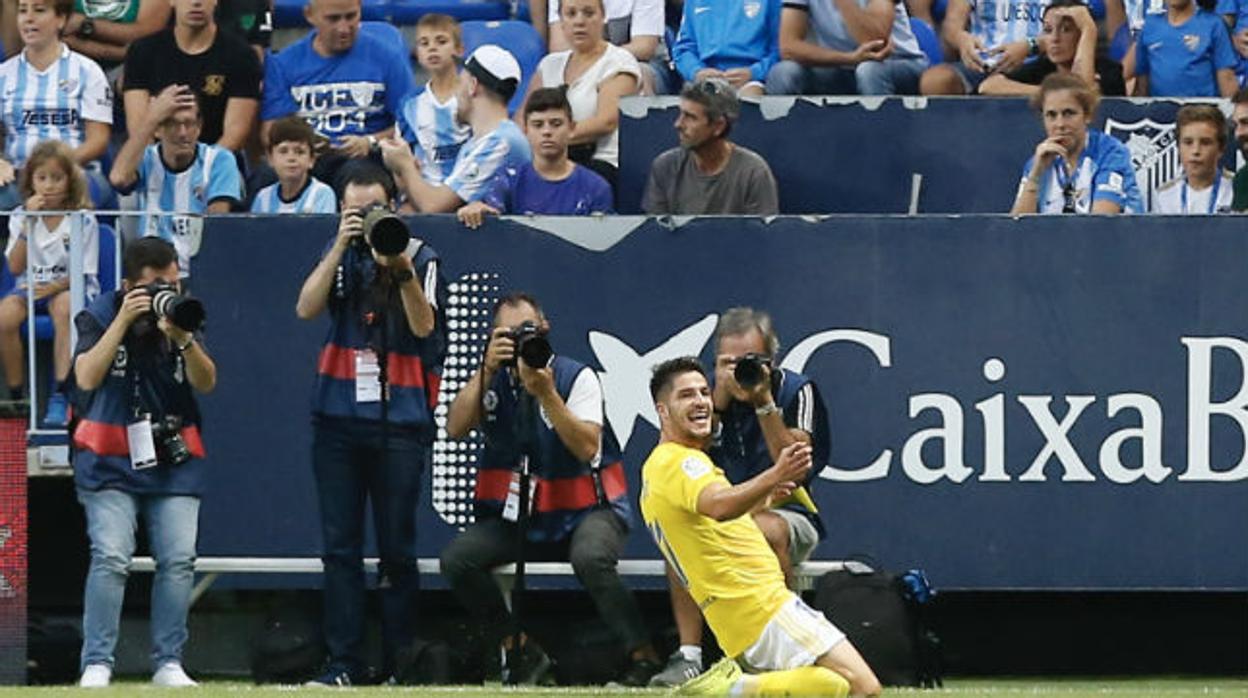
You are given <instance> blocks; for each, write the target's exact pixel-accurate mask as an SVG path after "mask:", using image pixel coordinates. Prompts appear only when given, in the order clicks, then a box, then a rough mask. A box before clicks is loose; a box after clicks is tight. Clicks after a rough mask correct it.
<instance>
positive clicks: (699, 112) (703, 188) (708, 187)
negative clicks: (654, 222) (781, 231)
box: [641, 78, 780, 216]
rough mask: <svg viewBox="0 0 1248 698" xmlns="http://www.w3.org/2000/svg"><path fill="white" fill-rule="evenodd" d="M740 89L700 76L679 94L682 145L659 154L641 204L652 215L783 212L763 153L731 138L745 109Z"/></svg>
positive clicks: (757, 214) (765, 213)
mask: <svg viewBox="0 0 1248 698" xmlns="http://www.w3.org/2000/svg"><path fill="white" fill-rule="evenodd" d="M740 108H741V107H740V103H739V102H738V101H737V95H736V92H735V91H734V90H733V88H732V86H731V85H729V84H728V83H727V82H725V81H723V80H720V79H718V78H711V79H708V80H698V81H696V82H693V83H690V84H688V85H686V86H685V89H684V90H683V91H682V92H681V94H680V116H678V117H677V118H676V132H677V134H679V136H680V147H678V148H672V149H671V150H668V151H667V152H664V153H663V154H661V155H659V157H657V158H655V159H654V164H653V165H651V166H650V179H649V180H648V181H647V182H646V193H645V195H644V196H643V197H642V200H641V208H642V210H644V211H645V212H646V213H650V214H685V215H701V214H738V215H756V216H767V215H775V214H778V213H779V212H780V204H779V195H778V194H777V192H776V178H775V177H774V176H772V174H771V168H770V167H768V166H767V161H766V160H764V159H763V158H762V156H760V155H759V154H758V153H755V152H754V151H752V150H750V149H748V148H743V147H741V146H739V145H737V144H735V143H733V142H732V141H730V140H728V133H729V132H730V131H731V130H732V123H733V121H735V120H736V118H737V114H738V112H739V111H740Z"/></svg>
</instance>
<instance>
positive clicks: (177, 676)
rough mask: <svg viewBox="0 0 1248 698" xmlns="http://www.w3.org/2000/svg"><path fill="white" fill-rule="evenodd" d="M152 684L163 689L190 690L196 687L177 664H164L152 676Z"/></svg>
mask: <svg viewBox="0 0 1248 698" xmlns="http://www.w3.org/2000/svg"><path fill="white" fill-rule="evenodd" d="M152 683H154V684H156V685H157V686H162V687H164V688H190V687H191V686H198V685H199V684H197V683H195V682H194V681H193V680H192V679H191V677H189V676H187V675H186V671H185V670H184V669H183V668H182V665H181V664H179V663H178V662H166V663H164V664H162V665H161V667H160V668H159V669H157V670H156V673H155V674H152Z"/></svg>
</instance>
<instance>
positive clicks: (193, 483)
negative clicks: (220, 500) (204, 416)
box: [70, 291, 206, 496]
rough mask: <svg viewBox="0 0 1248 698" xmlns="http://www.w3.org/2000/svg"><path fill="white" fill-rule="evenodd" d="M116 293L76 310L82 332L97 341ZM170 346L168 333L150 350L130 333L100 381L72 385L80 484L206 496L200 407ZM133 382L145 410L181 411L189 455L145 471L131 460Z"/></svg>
mask: <svg viewBox="0 0 1248 698" xmlns="http://www.w3.org/2000/svg"><path fill="white" fill-rule="evenodd" d="M119 294H121V292H120V291H111V292H109V293H104V294H101V295H100V297H98V298H96V299H95V300H94V301H93V302H92V303H91V304H90V305H88V306H87V308H86V309H84V310H83V311H82V312H81V313H79V314H78V317H77V318H76V320H75V322H76V323H77V326H78V333H79V336H80V337H90V336H95V337H96V338H97V340H98V337H99V336H101V335H102V334H103V333H104V330H105V329H107V328H108V326H109V325H110V324H111V323H112V322H113V318H114V317H115V316H116V314H117V299H118V296H119ZM152 331H153V332H159V330H156V329H153V330H152ZM167 347H168V344H167V343H166V342H165V341H164V337H163V335H162V337H161V342H160V344H159V345H151V346H150V348H148V349H147V350H146V351H141V350H139V349H137V348H136V344H135V343H134V342H132V341H129V339H127V340H126V341H123V342H122V345H121V347H119V348H118V350H117V354H116V356H115V357H114V358H113V365H112V366H111V367H110V368H109V370H108V373H106V374H105V375H104V382H103V383H101V384H100V387H98V388H96V389H95V390H91V391H84V390H80V389H78V388H77V387H75V388H74V396H73V398H74V399H73V405H74V414H73V415H72V419H71V420H70V425H71V429H72V432H71V436H72V443H73V450H74V453H73V463H74V484H75V485H77V486H78V487H80V488H82V489H87V490H101V489H105V488H112V489H119V490H125V491H127V492H133V493H135V494H168V495H194V496H199V495H201V494H203V490H204V476H205V471H206V469H205V467H204V463H203V461H202V460H200V459H201V458H203V457H204V444H203V440H202V439H201V438H200V416H199V407H198V405H196V403H195V398H194V396H193V395H192V393H191V385H190V383H189V382H187V380H186V367H185V365H184V362H183V359H182V356H181V355H179V354H178V353H177V352H174V351H169V350H168V348H167ZM85 349H90V347H85ZM71 378H72V374H71ZM136 380H137V382H138V385H139V395H140V398H139V402H140V403H141V404H140V405H139V408H140V411H142V412H147V413H151V414H152V415H153V416H154V417H156V418H159V417H160V416H161V415H163V414H174V415H178V416H180V417H182V429H181V435H182V440H183V441H185V442H186V447H187V450H189V451H190V453H191V455H192V456H193V458H191V460H189V461H187V462H185V463H183V464H181V465H168V464H164V463H162V464H160V465H157V466H155V467H152V468H145V469H143V470H135V469H134V468H133V467H132V466H131V464H130V446H129V442H128V441H127V440H126V425H127V424H129V423H131V422H132V421H134V419H133V418H134V413H135V399H134V394H135V382H136Z"/></svg>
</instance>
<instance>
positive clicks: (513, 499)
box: [503, 471, 537, 522]
mask: <svg viewBox="0 0 1248 698" xmlns="http://www.w3.org/2000/svg"><path fill="white" fill-rule="evenodd" d="M536 490H537V481H535V480H533V479H530V480H529V507H528V509H529V513H533V495H534V494H535V493H536ZM519 518H520V473H519V472H516V471H512V473H511V480H510V481H509V482H508V483H507V499H506V500H505V501H504V502H503V521H512V522H515V521H516V520H518V519H519Z"/></svg>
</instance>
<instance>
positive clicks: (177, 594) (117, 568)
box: [70, 238, 217, 687]
mask: <svg viewBox="0 0 1248 698" xmlns="http://www.w3.org/2000/svg"><path fill="white" fill-rule="evenodd" d="M177 260H178V257H177V252H176V251H175V250H174V247H173V245H171V244H169V243H168V242H166V241H164V240H162V239H160V238H142V239H139V240H136V241H134V242H133V243H131V244H129V245H127V247H126V253H125V280H124V282H123V284H122V290H121V291H112V292H109V293H104V294H101V295H100V296H99V297H98V298H96V299H95V300H94V301H93V302H92V303H91V304H90V305H88V306H87V308H86V309H84V310H83V311H82V312H80V313H79V314H78V316H77V318H75V320H74V322H75V324H76V325H77V329H78V346H77V347H76V350H75V358H74V363H73V374H72V379H73V385H74V401H73V404H74V414H73V419H72V420H71V423H70V434H71V435H72V440H73V447H74V455H73V463H74V484H75V486H76V488H77V491H78V501H79V502H81V503H82V506H83V508H84V509H86V515H87V534H88V535H89V536H90V539H91V566H90V570H89V571H88V573H87V583H86V590H85V592H84V599H83V607H84V610H83V618H82V625H83V636H84V641H83V645H82V667H81V668H82V678H81V681H80V684H81V685H82V686H89V687H99V686H107V685H108V683H109V681H110V680H111V677H112V667H113V650H114V648H115V646H116V644H117V630H118V626H119V624H120V621H121V606H122V597H123V596H124V594H125V588H126V576H127V573H128V570H129V567H130V560H131V556H132V555H133V554H134V547H135V542H134V541H135V538H134V533H135V528H136V525H137V519H138V517H139V516H140V515H141V516H142V518H143V519H144V520H145V522H146V524H147V531H148V539H149V540H150V541H151V547H152V555H153V556H154V557H155V558H156V576H155V579H154V580H153V583H152V584H153V588H152V619H151V625H152V627H151V637H152V659H153V669H154V672H155V673H154V674H153V676H152V682H153V683H155V684H157V685H160V686H170V687H174V686H193V685H195V682H194V681H192V680H191V679H190V677H188V676H187V675H186V672H185V671H184V670H183V668H182V648H183V646H184V645H185V644H186V639H187V629H186V616H187V612H188V610H189V609H190V603H191V589H192V587H193V583H194V564H195V542H196V536H197V532H198V526H199V498H200V496H201V495H202V494H203V491H204V487H205V479H206V475H207V473H206V471H205V469H204V467H203V462H202V461H201V460H200V459H201V458H202V457H203V455H204V448H203V444H202V442H201V440H200V434H199V422H200V419H199V407H198V405H197V404H196V402H195V397H194V394H193V393H192V390H195V391H198V392H201V393H207V392H209V391H211V390H212V389H213V387H214V386H215V385H216V381H217V369H216V366H215V365H214V364H213V362H212V359H211V358H209V356H208V354H207V353H206V352H205V351H204V348H203V347H202V346H201V345H200V343H199V341H198V340H197V339H196V338H195V332H197V331H198V330H199V329H201V328H202V326H203V322H204V310H203V306H202V305H200V304H199V302H198V301H196V300H194V299H191V298H187V297H185V296H181V295H180V294H179V293H178V290H177V289H178V261H177Z"/></svg>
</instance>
